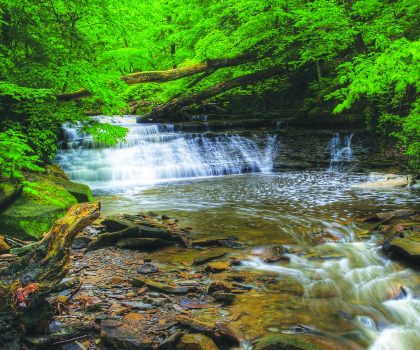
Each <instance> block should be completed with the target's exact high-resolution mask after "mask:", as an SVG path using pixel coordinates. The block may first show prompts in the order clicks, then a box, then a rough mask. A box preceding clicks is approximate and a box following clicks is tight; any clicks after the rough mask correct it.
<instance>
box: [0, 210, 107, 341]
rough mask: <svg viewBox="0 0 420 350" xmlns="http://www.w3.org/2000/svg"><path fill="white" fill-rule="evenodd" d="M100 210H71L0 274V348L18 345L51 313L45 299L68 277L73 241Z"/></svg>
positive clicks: (96, 216) (0, 271)
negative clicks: (29, 330) (23, 334)
mask: <svg viewBox="0 0 420 350" xmlns="http://www.w3.org/2000/svg"><path fill="white" fill-rule="evenodd" d="M99 210H100V203H99V202H93V203H82V204H77V205H74V206H72V207H71V208H70V209H69V210H68V212H67V214H66V215H65V216H64V217H63V218H61V219H58V220H57V221H56V222H55V224H54V226H53V227H52V229H51V230H50V231H49V233H48V234H47V235H46V236H45V237H44V238H43V239H42V240H41V241H40V242H38V244H36V245H35V246H34V247H33V249H32V250H30V251H29V252H27V253H26V254H25V255H24V256H23V257H21V258H19V259H18V260H16V261H14V262H12V263H11V264H10V265H9V266H8V267H7V268H5V269H3V270H0V300H1V303H0V347H1V345H3V346H4V347H5V348H7V347H8V346H10V344H11V343H13V342H16V341H18V339H19V334H22V333H24V332H25V331H26V330H27V329H31V328H33V327H35V326H37V325H38V323H39V322H40V321H41V320H43V319H45V318H46V317H47V316H46V315H48V314H49V313H50V312H51V307H50V305H49V304H48V303H47V302H46V301H45V297H46V296H47V295H48V293H49V292H50V291H51V290H52V289H54V287H56V286H57V284H58V283H59V282H60V281H61V280H62V278H63V277H64V276H65V275H66V274H67V272H68V270H69V265H70V248H71V245H72V243H73V240H74V238H75V237H76V236H77V234H78V233H79V232H80V231H81V230H83V229H84V228H85V227H86V226H87V225H89V224H90V223H92V221H94V220H95V219H96V218H98V217H99Z"/></svg>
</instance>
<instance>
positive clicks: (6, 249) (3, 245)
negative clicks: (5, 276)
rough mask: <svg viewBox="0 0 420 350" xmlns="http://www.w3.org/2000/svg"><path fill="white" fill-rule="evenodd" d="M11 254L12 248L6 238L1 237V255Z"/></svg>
mask: <svg viewBox="0 0 420 350" xmlns="http://www.w3.org/2000/svg"><path fill="white" fill-rule="evenodd" d="M9 252H10V246H9V245H8V244H7V242H6V239H5V238H4V236H1V235H0V254H7V253H9Z"/></svg>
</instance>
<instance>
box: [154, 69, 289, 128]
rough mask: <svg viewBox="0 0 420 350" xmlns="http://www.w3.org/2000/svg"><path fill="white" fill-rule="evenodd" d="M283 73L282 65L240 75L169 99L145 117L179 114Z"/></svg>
mask: <svg viewBox="0 0 420 350" xmlns="http://www.w3.org/2000/svg"><path fill="white" fill-rule="evenodd" d="M283 73H284V68H283V67H272V68H269V69H266V70H263V71H259V72H255V73H250V74H246V75H242V76H240V77H237V78H234V79H231V80H228V81H224V82H221V83H219V84H216V85H213V86H211V87H209V88H208V89H206V90H203V91H200V92H197V93H195V94H191V95H187V96H182V97H179V98H175V99H173V100H171V101H169V102H168V103H165V104H164V105H161V106H158V107H157V108H155V110H154V111H153V112H152V113H150V114H149V115H147V116H146V117H147V118H149V120H150V119H152V120H153V119H156V118H160V117H163V116H165V115H176V114H179V112H180V111H182V109H183V108H185V107H187V106H190V105H192V104H197V103H199V104H201V103H202V102H204V101H205V100H206V99H208V98H211V97H214V96H217V95H219V94H221V93H223V92H226V91H228V90H231V89H234V88H237V87H240V86H242V87H243V86H247V85H251V84H254V83H256V82H258V81H261V80H265V79H268V78H271V77H273V76H276V75H279V74H283Z"/></svg>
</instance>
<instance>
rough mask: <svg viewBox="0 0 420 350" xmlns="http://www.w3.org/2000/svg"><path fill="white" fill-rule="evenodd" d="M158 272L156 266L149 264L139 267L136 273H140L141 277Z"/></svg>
mask: <svg viewBox="0 0 420 350" xmlns="http://www.w3.org/2000/svg"><path fill="white" fill-rule="evenodd" d="M158 271H159V268H158V267H157V266H156V265H154V264H152V263H150V262H146V263H144V264H143V265H141V266H140V267H139V268H138V269H137V272H138V273H141V274H143V275H147V274H150V273H156V272H158Z"/></svg>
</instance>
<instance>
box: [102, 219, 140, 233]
mask: <svg viewBox="0 0 420 350" xmlns="http://www.w3.org/2000/svg"><path fill="white" fill-rule="evenodd" d="M102 225H105V226H106V229H107V231H108V232H116V231H121V230H124V229H126V228H128V227H131V226H133V225H134V224H133V222H131V221H130V220H127V219H123V218H119V217H117V216H109V217H107V218H106V219H105V220H103V221H102Z"/></svg>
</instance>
